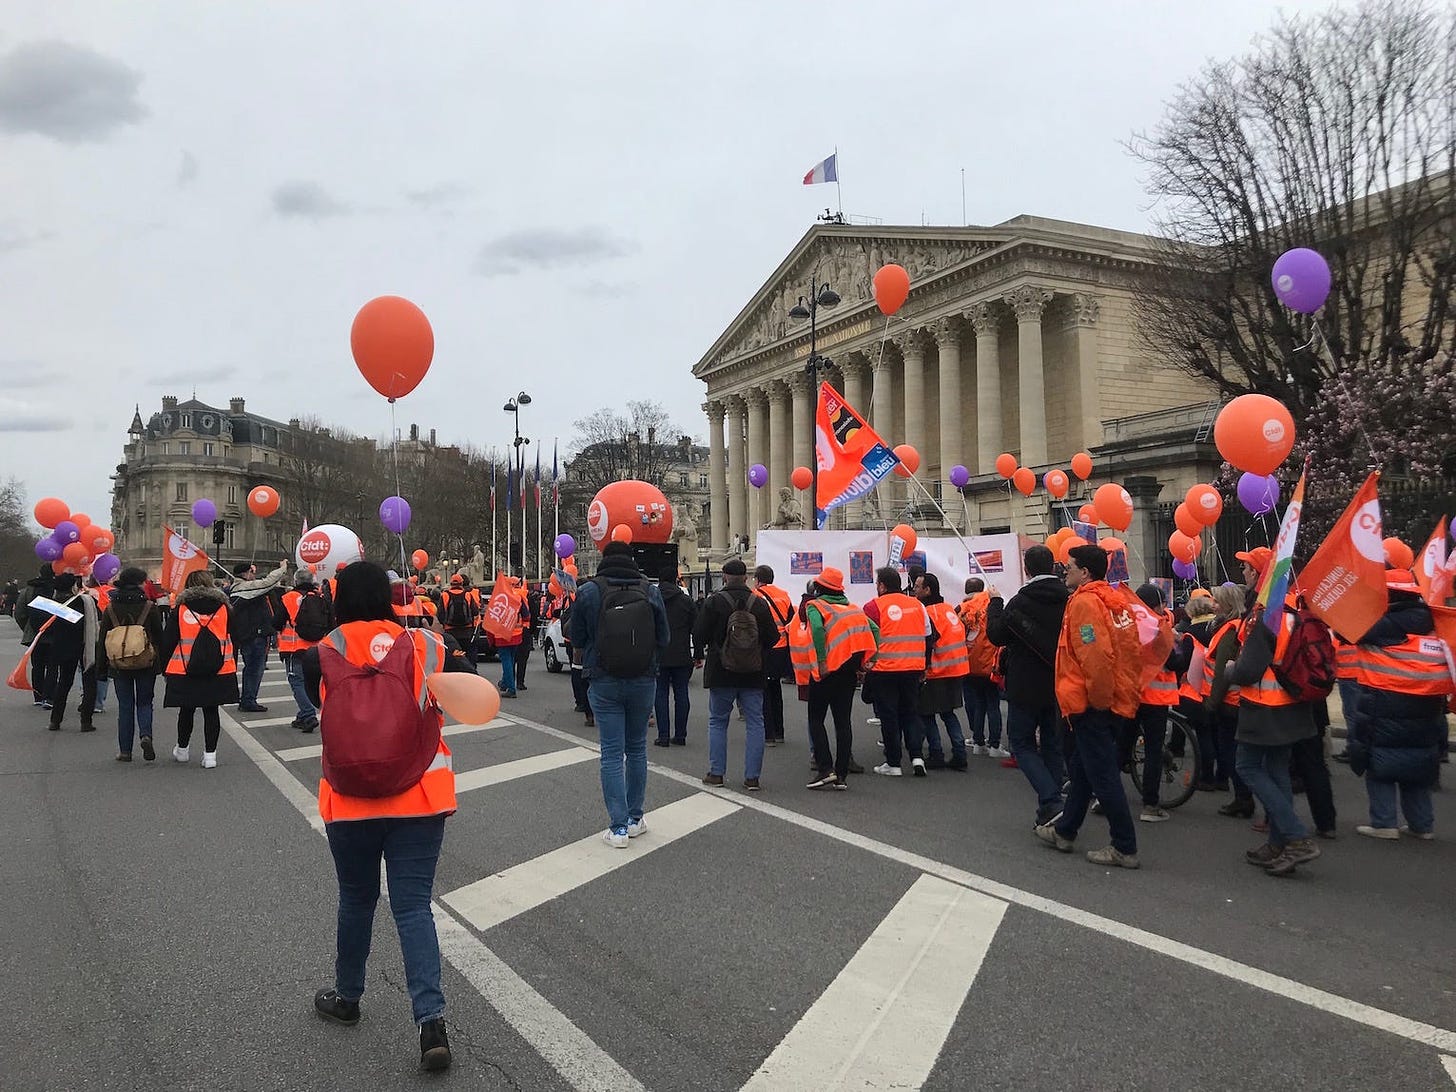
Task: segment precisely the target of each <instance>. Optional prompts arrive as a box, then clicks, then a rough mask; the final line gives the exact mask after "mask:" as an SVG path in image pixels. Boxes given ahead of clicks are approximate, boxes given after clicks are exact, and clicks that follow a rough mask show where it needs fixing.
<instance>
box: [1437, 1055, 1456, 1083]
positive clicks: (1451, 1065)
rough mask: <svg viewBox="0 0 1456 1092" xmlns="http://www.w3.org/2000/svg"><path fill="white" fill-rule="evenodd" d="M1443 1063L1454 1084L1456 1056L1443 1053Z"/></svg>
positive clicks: (1455, 1081)
mask: <svg viewBox="0 0 1456 1092" xmlns="http://www.w3.org/2000/svg"><path fill="white" fill-rule="evenodd" d="M1441 1064H1442V1065H1443V1066H1445V1068H1446V1076H1448V1077H1450V1078H1451V1082H1452V1083H1453V1084H1456V1058H1452V1057H1450V1056H1449V1055H1446V1054H1443V1055H1441Z"/></svg>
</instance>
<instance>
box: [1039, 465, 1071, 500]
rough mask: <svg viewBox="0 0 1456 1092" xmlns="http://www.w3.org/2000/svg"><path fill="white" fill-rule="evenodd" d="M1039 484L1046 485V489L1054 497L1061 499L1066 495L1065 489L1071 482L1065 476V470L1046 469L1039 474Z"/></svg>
mask: <svg viewBox="0 0 1456 1092" xmlns="http://www.w3.org/2000/svg"><path fill="white" fill-rule="evenodd" d="M1041 484H1042V485H1044V486H1045V487H1046V491H1047V492H1048V493H1050V494H1051V495H1052V496H1053V497H1054V498H1055V499H1057V500H1061V499H1062V498H1063V497H1065V496H1066V495H1067V490H1068V489H1069V488H1070V487H1071V484H1072V483H1071V481H1070V480H1069V479H1068V478H1067V472H1066V471H1065V470H1048V471H1047V472H1046V473H1045V474H1043V475H1042V476H1041Z"/></svg>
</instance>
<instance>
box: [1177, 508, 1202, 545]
mask: <svg viewBox="0 0 1456 1092" xmlns="http://www.w3.org/2000/svg"><path fill="white" fill-rule="evenodd" d="M1173 522H1174V524H1176V525H1177V527H1178V530H1180V531H1182V532H1183V533H1184V534H1185V535H1187V536H1188V537H1189V538H1194V537H1196V536H1197V535H1199V534H1200V533H1201V532H1202V531H1203V524H1201V523H1199V522H1198V520H1197V519H1196V518H1195V517H1194V515H1193V512H1192V510H1190V509H1189V507H1188V502H1187V501H1184V502H1183V503H1182V504H1180V505H1178V507H1177V508H1175V509H1174V510H1173Z"/></svg>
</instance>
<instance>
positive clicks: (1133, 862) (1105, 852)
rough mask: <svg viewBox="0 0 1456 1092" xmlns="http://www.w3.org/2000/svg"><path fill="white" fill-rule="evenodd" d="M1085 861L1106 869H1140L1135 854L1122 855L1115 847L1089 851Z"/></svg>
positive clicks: (1139, 863)
mask: <svg viewBox="0 0 1456 1092" xmlns="http://www.w3.org/2000/svg"><path fill="white" fill-rule="evenodd" d="M1087 859H1088V860H1089V861H1091V862H1092V863H1093V864H1095V865H1104V866H1106V867H1107V868H1140V867H1142V866H1141V862H1139V861H1138V856H1137V854H1136V853H1124V852H1122V850H1120V849H1118V848H1117V847H1116V846H1103V847H1102V848H1101V849H1089V850H1088V851H1087Z"/></svg>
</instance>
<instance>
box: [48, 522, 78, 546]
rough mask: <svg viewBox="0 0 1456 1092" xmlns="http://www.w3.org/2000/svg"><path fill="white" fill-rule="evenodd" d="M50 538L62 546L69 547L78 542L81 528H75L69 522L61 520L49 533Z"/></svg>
mask: <svg viewBox="0 0 1456 1092" xmlns="http://www.w3.org/2000/svg"><path fill="white" fill-rule="evenodd" d="M51 537H52V538H53V539H55V540H56V541H57V542H59V543H61V544H62V545H63V546H64V545H69V544H70V543H72V542H77V541H79V540H80V538H81V528H79V527H77V526H76V525H75V524H74V523H73V522H71V521H70V520H68V519H63V520H61V522H60V523H58V524H56V529H55V530H54V531H52V532H51Z"/></svg>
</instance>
